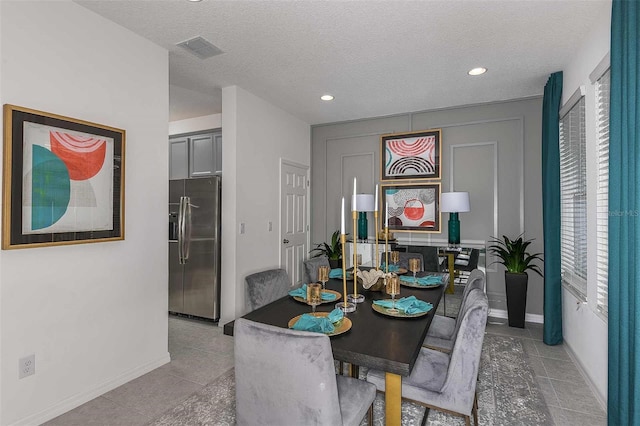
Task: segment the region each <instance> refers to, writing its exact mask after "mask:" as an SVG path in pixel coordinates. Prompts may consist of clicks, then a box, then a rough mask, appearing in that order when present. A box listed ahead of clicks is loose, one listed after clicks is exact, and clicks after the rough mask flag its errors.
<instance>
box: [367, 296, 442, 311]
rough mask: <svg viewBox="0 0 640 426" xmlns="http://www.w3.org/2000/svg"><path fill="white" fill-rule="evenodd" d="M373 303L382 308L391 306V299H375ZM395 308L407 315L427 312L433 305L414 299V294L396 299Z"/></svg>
mask: <svg viewBox="0 0 640 426" xmlns="http://www.w3.org/2000/svg"><path fill="white" fill-rule="evenodd" d="M373 303H374V304H376V305H378V306H382V307H383V308H391V306H392V303H391V300H375V301H374V302H373ZM396 308H398V309H399V310H401V311H403V312H404V313H405V314H407V315H413V314H421V313H423V312H429V311H430V310H431V309H433V305H432V304H431V303H429V302H425V301H422V300H419V299H416V297H415V296H409V297H403V298H402V299H399V300H396Z"/></svg>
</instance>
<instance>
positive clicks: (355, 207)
mask: <svg viewBox="0 0 640 426" xmlns="http://www.w3.org/2000/svg"><path fill="white" fill-rule="evenodd" d="M357 187H358V183H357V182H356V178H355V177H354V178H353V202H352V203H353V205H352V206H351V210H353V211H354V212H357V211H358V206H357V200H356V194H357V191H356V189H357Z"/></svg>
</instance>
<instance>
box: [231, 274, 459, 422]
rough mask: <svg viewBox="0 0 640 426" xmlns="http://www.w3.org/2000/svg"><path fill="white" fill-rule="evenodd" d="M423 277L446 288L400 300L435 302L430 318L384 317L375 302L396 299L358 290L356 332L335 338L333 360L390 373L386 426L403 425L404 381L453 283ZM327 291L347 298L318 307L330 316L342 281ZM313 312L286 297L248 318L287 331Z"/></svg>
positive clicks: (412, 290)
mask: <svg viewBox="0 0 640 426" xmlns="http://www.w3.org/2000/svg"><path fill="white" fill-rule="evenodd" d="M422 275H437V276H440V277H441V278H442V284H440V285H435V286H433V285H432V286H428V287H423V288H418V287H413V286H406V285H401V290H400V295H398V296H396V300H398V299H400V298H403V297H409V296H415V297H416V298H417V299H419V300H422V301H425V302H429V303H430V304H431V305H432V306H433V308H432V309H431V310H429V311H428V312H427V313H426V314H422V315H420V316H415V317H397V316H392V315H391V314H388V313H386V314H385V313H381V312H378V311H382V312H384V311H385V310H384V309H378V311H376V310H374V304H373V302H374V301H375V300H382V299H390V296H389V295H387V294H385V293H382V292H379V291H369V290H366V289H364V288H363V287H362V285H361V284H358V286H357V292H358V293H359V294H362V295H363V296H364V302H362V303H359V304H358V305H357V309H356V310H355V311H354V312H350V313H348V314H346V317H347V318H348V319H349V320H350V321H351V324H352V325H351V328H350V329H349V330H348V331H346V332H344V333H342V334H339V335H334V336H331V337H330V339H331V348H332V350H333V357H334V359H336V360H337V361H340V362H344V363H349V364H351V365H352V366H357V367H367V368H369V369H376V370H381V371H384V372H385V387H386V389H385V390H386V392H385V424H386V425H394V426H396V425H397V426H400V424H401V405H402V377H407V376H408V375H409V374H410V373H411V371H412V370H413V366H414V364H415V362H416V359H417V358H418V355H419V353H420V348H422V344H423V342H424V339H425V337H426V335H427V331H428V330H429V326H430V325H431V321H432V319H433V317H434V315H435V312H436V309H437V308H438V304H439V303H440V300H441V298H442V295H443V292H444V288H445V285H444V284H445V283H446V280H447V277H448V274H442V273H433V272H431V273H426V272H422V273H418V276H419V277H420V276H422ZM347 287H348V293H353V292H354V283H353V279H351V280H350V281H348V282H347ZM326 289H327V290H333V291H335V292H338V293H340V297H341V298H340V299H339V300H334V301H332V302H330V303H323V304H320V305H318V306H317V308H316V312H330V311H331V310H333V309H334V308H335V304H336V302H338V301H342V300H343V298H344V294H343V289H344V287H343V280H342V279H330V280H329V281H328V282H327V283H326ZM376 307H377V306H376ZM310 312H311V306H309V305H307V304H306V303H305V302H304V301H302V302H301V301H299V300H295V299H294V298H293V297H291V296H285V297H282V298H280V299H278V300H275V301H273V302H271V303H269V304H267V305H265V306H262V307H260V308H258V309H256V310H254V311H252V312H249V313H248V314H246V315H244V316H243V317H242V318H246V319H248V320H251V321H256V322H260V323H264V324H270V325H274V326H278V327H284V328H286V327H288V324H289V321H290V320H291V319H292V318H294V317H296V316H298V315H302V314H304V313H310ZM224 334H226V335H231V336H232V335H233V321H232V322H229V323H227V324H225V325H224ZM352 371H353V370H352ZM355 371H358V368H355Z"/></svg>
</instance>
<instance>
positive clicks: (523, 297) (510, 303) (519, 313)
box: [504, 271, 529, 328]
mask: <svg viewBox="0 0 640 426" xmlns="http://www.w3.org/2000/svg"><path fill="white" fill-rule="evenodd" d="M528 281H529V276H528V275H527V274H526V273H525V272H522V273H515V272H506V271H505V273H504V283H505V286H506V289H507V312H508V314H509V327H519V328H524V316H525V312H526V308H527V283H528Z"/></svg>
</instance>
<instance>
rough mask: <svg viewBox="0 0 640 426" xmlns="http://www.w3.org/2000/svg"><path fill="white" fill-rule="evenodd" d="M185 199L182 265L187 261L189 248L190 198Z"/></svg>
mask: <svg viewBox="0 0 640 426" xmlns="http://www.w3.org/2000/svg"><path fill="white" fill-rule="evenodd" d="M184 198H185V202H184V223H185V226H184V236H183V238H184V249H183V253H182V254H183V256H184V263H187V260H189V251H190V250H189V249H190V248H191V207H192V205H191V198H190V197H184Z"/></svg>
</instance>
